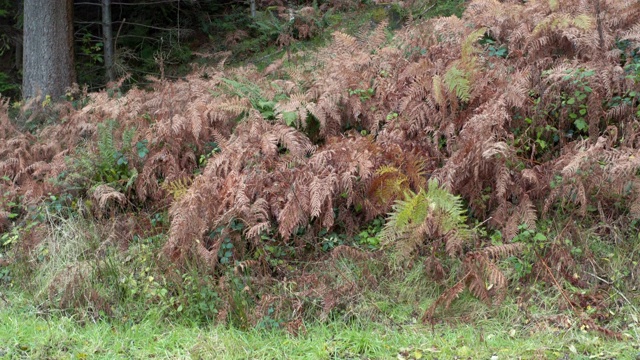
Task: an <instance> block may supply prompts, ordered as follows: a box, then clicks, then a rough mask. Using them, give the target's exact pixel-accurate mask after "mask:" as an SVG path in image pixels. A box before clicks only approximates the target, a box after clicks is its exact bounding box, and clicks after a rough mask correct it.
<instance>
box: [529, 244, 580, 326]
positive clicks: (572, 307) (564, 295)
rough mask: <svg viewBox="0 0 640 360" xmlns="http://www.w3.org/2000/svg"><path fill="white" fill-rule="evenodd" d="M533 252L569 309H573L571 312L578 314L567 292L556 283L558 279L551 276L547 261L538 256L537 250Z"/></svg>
mask: <svg viewBox="0 0 640 360" xmlns="http://www.w3.org/2000/svg"><path fill="white" fill-rule="evenodd" d="M533 252H534V253H535V254H536V257H537V258H538V260H540V262H541V263H542V265H543V266H544V268H545V269H546V270H547V272H548V273H549V276H551V280H552V281H553V284H554V285H555V286H556V287H557V288H558V291H559V292H560V295H562V297H563V298H564V300H565V301H566V302H567V303H568V304H569V306H570V307H571V310H573V312H575V313H578V314H580V312H579V311H577V310H576V308H575V307H574V306H573V303H572V302H571V299H569V297H568V296H567V294H566V293H565V292H564V289H563V288H562V286H560V284H559V283H558V280H556V277H555V276H553V272H552V271H551V269H550V268H549V266H547V263H546V262H545V261H544V259H542V257H541V256H540V254H538V252H537V251H535V250H533Z"/></svg>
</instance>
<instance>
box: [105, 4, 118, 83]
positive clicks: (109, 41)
mask: <svg viewBox="0 0 640 360" xmlns="http://www.w3.org/2000/svg"><path fill="white" fill-rule="evenodd" d="M102 41H103V42H104V67H105V68H106V70H107V81H109V82H113V81H115V80H116V76H115V73H114V72H113V45H114V44H113V29H112V27H111V0H102Z"/></svg>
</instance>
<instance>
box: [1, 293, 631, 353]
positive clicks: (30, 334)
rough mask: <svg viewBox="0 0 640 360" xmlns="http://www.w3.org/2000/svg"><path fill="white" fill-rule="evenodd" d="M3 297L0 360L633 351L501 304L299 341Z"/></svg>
mask: <svg viewBox="0 0 640 360" xmlns="http://www.w3.org/2000/svg"><path fill="white" fill-rule="evenodd" d="M6 295H7V299H6V301H4V302H3V303H2V305H1V306H0V359H14V358H32V359H42V358H48V359H147V358H156V359H211V358H216V359H390V358H399V359H402V358H405V359H419V358H426V359H431V358H441V359H451V358H454V357H456V356H457V357H459V358H465V359H467V358H471V359H489V358H491V357H492V356H494V355H495V356H497V357H498V359H513V358H517V357H520V358H523V359H558V358H570V359H594V358H595V359H631V358H635V356H636V354H637V353H638V352H639V350H638V348H637V346H638V335H639V334H638V333H637V332H636V331H635V327H631V329H632V330H631V332H628V333H627V336H628V337H629V340H628V341H620V342H618V341H612V340H607V339H605V338H603V337H602V336H601V335H600V334H598V333H594V332H587V331H584V330H581V329H579V328H571V329H562V328H559V327H554V326H552V325H548V326H545V327H541V326H540V325H541V323H538V324H533V323H529V324H524V323H518V322H512V321H509V320H510V318H511V320H513V319H514V318H515V317H518V314H517V312H518V310H517V306H510V305H508V304H507V305H505V306H503V307H502V308H500V310H499V312H497V313H496V314H495V315H497V316H495V317H493V318H489V317H484V318H481V319H477V320H474V321H473V322H472V323H469V322H462V321H461V319H460V318H452V319H450V322H449V323H447V324H439V325H436V326H434V327H433V328H432V327H430V326H425V325H422V324H421V323H420V322H419V321H416V319H413V318H410V317H407V318H406V320H405V321H403V322H394V321H389V322H384V323H383V322H370V321H365V320H356V321H351V322H345V321H342V320H333V321H329V322H325V323H320V322H315V323H311V324H307V329H306V332H304V333H302V334H300V335H298V336H293V335H290V334H288V333H286V332H285V331H283V330H278V329H276V330H250V331H241V330H237V329H234V328H230V327H224V326H204V327H197V326H191V325H188V324H177V323H172V322H167V321H166V320H160V319H158V318H153V317H148V318H145V319H143V320H142V321H140V322H137V323H129V322H126V321H119V320H118V319H112V320H109V321H106V320H100V321H96V322H84V323H81V322H78V321H77V320H76V319H74V318H73V317H68V316H64V315H63V314H61V313H49V314H46V315H45V314H43V312H42V311H40V310H39V309H38V308H37V307H34V306H32V305H30V300H29V299H27V298H26V297H25V296H24V295H21V294H20V293H9V294H6ZM467 301H473V300H471V299H469V300H464V302H467ZM563 356H567V357H563Z"/></svg>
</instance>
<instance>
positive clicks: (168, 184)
mask: <svg viewBox="0 0 640 360" xmlns="http://www.w3.org/2000/svg"><path fill="white" fill-rule="evenodd" d="M191 183H192V180H191V179H190V178H180V179H176V180H173V181H165V182H163V183H162V185H161V187H162V189H164V190H165V191H166V192H168V193H169V194H171V196H172V197H173V200H174V201H178V200H180V198H182V197H183V196H184V195H185V194H186V193H187V191H188V190H189V186H191Z"/></svg>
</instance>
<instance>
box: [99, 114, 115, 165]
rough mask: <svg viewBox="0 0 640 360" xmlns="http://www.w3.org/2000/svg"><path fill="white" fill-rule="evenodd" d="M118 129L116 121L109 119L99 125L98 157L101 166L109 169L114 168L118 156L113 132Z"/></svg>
mask: <svg viewBox="0 0 640 360" xmlns="http://www.w3.org/2000/svg"><path fill="white" fill-rule="evenodd" d="M115 127H116V121H115V120H113V119H109V120H107V121H106V122H104V123H101V124H98V156H99V166H100V167H101V168H107V167H111V166H113V163H114V161H115V160H116V158H117V155H118V149H117V148H116V145H115V141H114V137H113V132H114V130H115Z"/></svg>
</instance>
